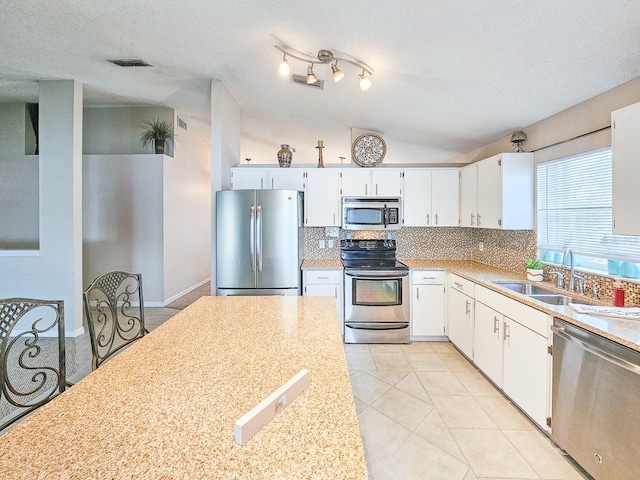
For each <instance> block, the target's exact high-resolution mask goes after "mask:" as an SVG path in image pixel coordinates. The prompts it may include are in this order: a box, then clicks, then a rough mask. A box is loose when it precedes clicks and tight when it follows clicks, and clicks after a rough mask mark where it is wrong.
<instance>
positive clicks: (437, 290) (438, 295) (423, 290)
mask: <svg viewBox="0 0 640 480" xmlns="http://www.w3.org/2000/svg"><path fill="white" fill-rule="evenodd" d="M444 276H445V275H444V271H442V270H436V271H431V270H414V271H412V272H411V293H412V296H411V337H412V339H417V338H416V337H442V336H444V334H445V332H444V324H445V317H444V305H445V295H444Z"/></svg>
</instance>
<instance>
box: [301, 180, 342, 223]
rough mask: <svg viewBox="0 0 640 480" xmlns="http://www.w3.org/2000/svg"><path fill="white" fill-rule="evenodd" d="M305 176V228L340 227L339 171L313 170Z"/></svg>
mask: <svg viewBox="0 0 640 480" xmlns="http://www.w3.org/2000/svg"><path fill="white" fill-rule="evenodd" d="M305 175H306V186H305V190H304V225H305V227H332V226H341V225H342V220H341V204H340V170H339V169H337V168H313V169H309V170H307V171H306V173H305Z"/></svg>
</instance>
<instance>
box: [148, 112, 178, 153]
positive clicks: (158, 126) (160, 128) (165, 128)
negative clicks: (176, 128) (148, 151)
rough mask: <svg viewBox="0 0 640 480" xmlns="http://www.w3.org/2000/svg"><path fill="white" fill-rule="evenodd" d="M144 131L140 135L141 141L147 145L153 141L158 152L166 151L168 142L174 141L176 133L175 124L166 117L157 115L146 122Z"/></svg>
mask: <svg viewBox="0 0 640 480" xmlns="http://www.w3.org/2000/svg"><path fill="white" fill-rule="evenodd" d="M143 128H144V131H143V132H142V134H141V135H140V143H141V144H142V146H143V147H146V146H147V145H149V144H150V143H151V142H153V145H154V147H155V151H156V153H164V148H165V144H166V143H173V140H174V138H175V134H174V133H173V125H171V124H170V123H169V122H167V121H166V120H165V119H164V118H160V117H156V118H153V119H151V120H147V121H146V122H144V126H143Z"/></svg>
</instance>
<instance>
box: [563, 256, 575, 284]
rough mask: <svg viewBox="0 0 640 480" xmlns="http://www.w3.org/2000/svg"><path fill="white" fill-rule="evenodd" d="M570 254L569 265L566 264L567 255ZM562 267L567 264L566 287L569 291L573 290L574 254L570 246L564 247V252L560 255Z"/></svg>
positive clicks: (565, 266)
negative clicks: (567, 279) (567, 277)
mask: <svg viewBox="0 0 640 480" xmlns="http://www.w3.org/2000/svg"><path fill="white" fill-rule="evenodd" d="M568 256H571V263H570V264H569V265H567V257H568ZM561 266H562V267H563V268H567V266H568V267H569V286H568V287H567V289H568V290H569V291H570V292H573V289H574V287H575V278H574V275H575V262H574V255H573V252H572V251H571V249H570V248H568V247H567V248H566V249H565V250H564V254H563V255H562V265H561Z"/></svg>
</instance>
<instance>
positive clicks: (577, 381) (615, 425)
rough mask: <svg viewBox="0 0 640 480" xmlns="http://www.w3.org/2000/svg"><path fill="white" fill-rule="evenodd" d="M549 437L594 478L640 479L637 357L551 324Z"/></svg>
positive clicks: (604, 341)
mask: <svg viewBox="0 0 640 480" xmlns="http://www.w3.org/2000/svg"><path fill="white" fill-rule="evenodd" d="M552 331H553V396H552V423H551V437H552V438H553V440H554V441H555V442H556V443H557V444H558V446H560V448H562V449H563V450H565V451H566V452H567V453H568V454H569V455H571V457H573V459H574V460H575V461H576V462H578V463H579V464H580V466H582V468H584V469H585V470H586V471H587V472H588V473H589V474H590V475H591V476H593V478H594V479H595V480H622V479H632V478H638V476H639V475H640V455H639V454H638V445H640V353H639V352H636V351H634V350H632V349H630V348H627V347H625V346H623V345H620V344H618V343H615V342H612V341H610V340H608V339H606V338H603V337H601V336H599V335H596V334H594V333H591V332H588V331H586V330H584V329H582V328H578V327H576V326H574V325H571V324H569V323H567V322H564V321H562V320H560V319H557V318H556V319H554V322H553V327H552Z"/></svg>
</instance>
